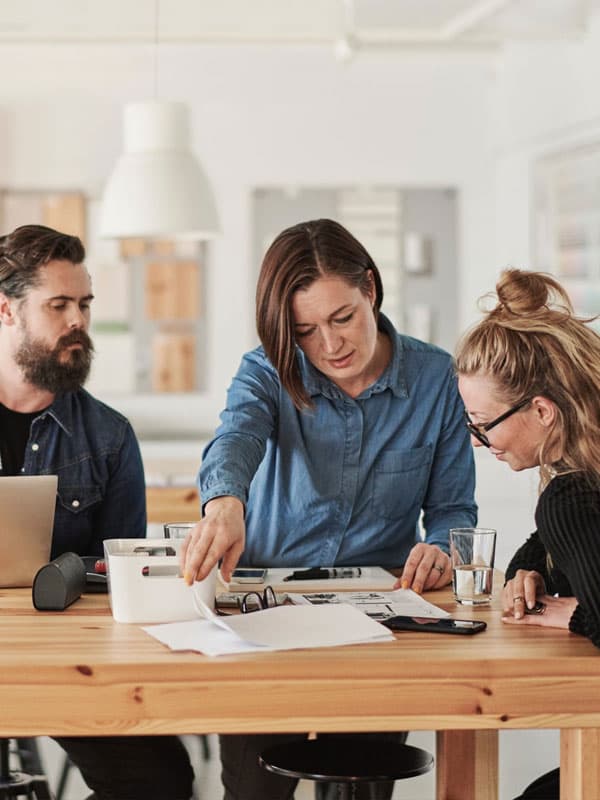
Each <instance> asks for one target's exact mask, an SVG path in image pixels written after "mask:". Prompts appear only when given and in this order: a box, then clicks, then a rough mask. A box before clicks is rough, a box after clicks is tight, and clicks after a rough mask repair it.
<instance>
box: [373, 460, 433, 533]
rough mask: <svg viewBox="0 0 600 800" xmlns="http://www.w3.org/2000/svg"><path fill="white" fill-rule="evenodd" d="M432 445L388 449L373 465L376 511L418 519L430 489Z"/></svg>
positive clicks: (380, 514)
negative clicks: (405, 448)
mask: <svg viewBox="0 0 600 800" xmlns="http://www.w3.org/2000/svg"><path fill="white" fill-rule="evenodd" d="M432 456H433V447H432V446H431V445H426V446H425V447H417V448H415V449H413V450H386V451H385V452H384V453H382V454H381V455H380V456H379V458H378V459H377V461H376V462H375V465H374V469H373V495H372V496H373V511H374V513H375V514H376V515H377V516H378V517H382V518H383V519H388V520H399V519H403V518H405V517H407V516H409V515H411V516H414V518H415V524H416V522H417V519H418V516H419V513H420V511H421V506H422V504H423V499H424V497H425V493H426V491H427V484H428V482H429V473H430V471H431V461H432Z"/></svg>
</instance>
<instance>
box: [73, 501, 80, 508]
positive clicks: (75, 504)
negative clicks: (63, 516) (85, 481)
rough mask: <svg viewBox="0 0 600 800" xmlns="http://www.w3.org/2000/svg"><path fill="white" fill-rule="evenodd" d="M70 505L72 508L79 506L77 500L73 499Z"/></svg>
mask: <svg viewBox="0 0 600 800" xmlns="http://www.w3.org/2000/svg"><path fill="white" fill-rule="evenodd" d="M71 505H72V506H73V508H79V500H73V502H72V503H71Z"/></svg>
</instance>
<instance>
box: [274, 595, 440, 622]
mask: <svg viewBox="0 0 600 800" xmlns="http://www.w3.org/2000/svg"><path fill="white" fill-rule="evenodd" d="M288 599H289V600H290V601H291V602H292V603H296V604H297V605H306V604H308V605H321V606H322V605H337V604H340V603H347V604H349V605H351V606H354V608H357V609H358V610H359V611H362V612H363V613H364V614H366V615H367V616H369V617H371V618H372V619H376V620H382V619H387V618H388V617H396V616H404V617H427V618H431V619H441V618H443V617H449V616H450V614H449V613H448V612H447V611H444V610H443V609H441V608H438V606H434V605H433V603H428V602H427V600H424V599H423V598H422V597H421V595H419V594H417V593H416V592H413V590H412V589H397V590H396V591H395V592H304V593H302V594H300V593H298V592H295V593H289V592H288Z"/></svg>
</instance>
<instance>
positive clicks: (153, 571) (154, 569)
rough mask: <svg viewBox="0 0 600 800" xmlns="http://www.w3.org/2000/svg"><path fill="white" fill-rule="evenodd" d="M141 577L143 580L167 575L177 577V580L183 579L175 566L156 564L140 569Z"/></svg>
mask: <svg viewBox="0 0 600 800" xmlns="http://www.w3.org/2000/svg"><path fill="white" fill-rule="evenodd" d="M142 575H143V576H144V577H145V578H156V577H158V576H161V577H165V576H168V575H171V576H177V577H178V578H181V577H183V576H182V574H181V572H180V571H179V567H178V566H177V564H173V565H171V564H157V565H156V566H154V565H153V566H151V567H142Z"/></svg>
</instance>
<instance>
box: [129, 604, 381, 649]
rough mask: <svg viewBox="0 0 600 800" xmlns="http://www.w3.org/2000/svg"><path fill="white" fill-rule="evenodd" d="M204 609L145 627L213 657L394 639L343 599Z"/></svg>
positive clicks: (165, 639)
mask: <svg viewBox="0 0 600 800" xmlns="http://www.w3.org/2000/svg"><path fill="white" fill-rule="evenodd" d="M203 611H204V613H205V616H206V619H203V620H197V621H196V620H194V621H191V622H173V623H169V624H166V625H151V626H146V627H144V630H145V631H146V632H147V633H149V634H150V635H151V636H153V637H154V638H155V639H158V640H159V641H160V642H162V643H163V644H166V645H168V646H169V647H170V648H171V649H172V650H197V651H199V652H201V653H205V654H206V655H211V656H217V655H224V654H226V653H245V652H252V651H264V650H292V649H297V648H304V647H332V646H334V645H344V644H357V643H359V642H379V641H381V642H387V641H392V640H393V639H394V635H393V633H392V632H391V631H389V630H388V629H387V628H384V627H383V625H380V624H379V623H378V622H375V621H374V620H372V619H370V618H369V617H368V616H367V615H366V614H363V613H362V612H361V611H358V610H357V609H356V608H354V607H353V606H351V605H345V604H335V605H327V606H313V605H298V606H277V607H276V608H269V609H266V610H265V611H256V612H254V613H252V614H239V615H233V616H230V617H218V616H216V615H215V614H213V612H212V611H211V610H210V609H208V608H207V607H206V608H205V609H203Z"/></svg>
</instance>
